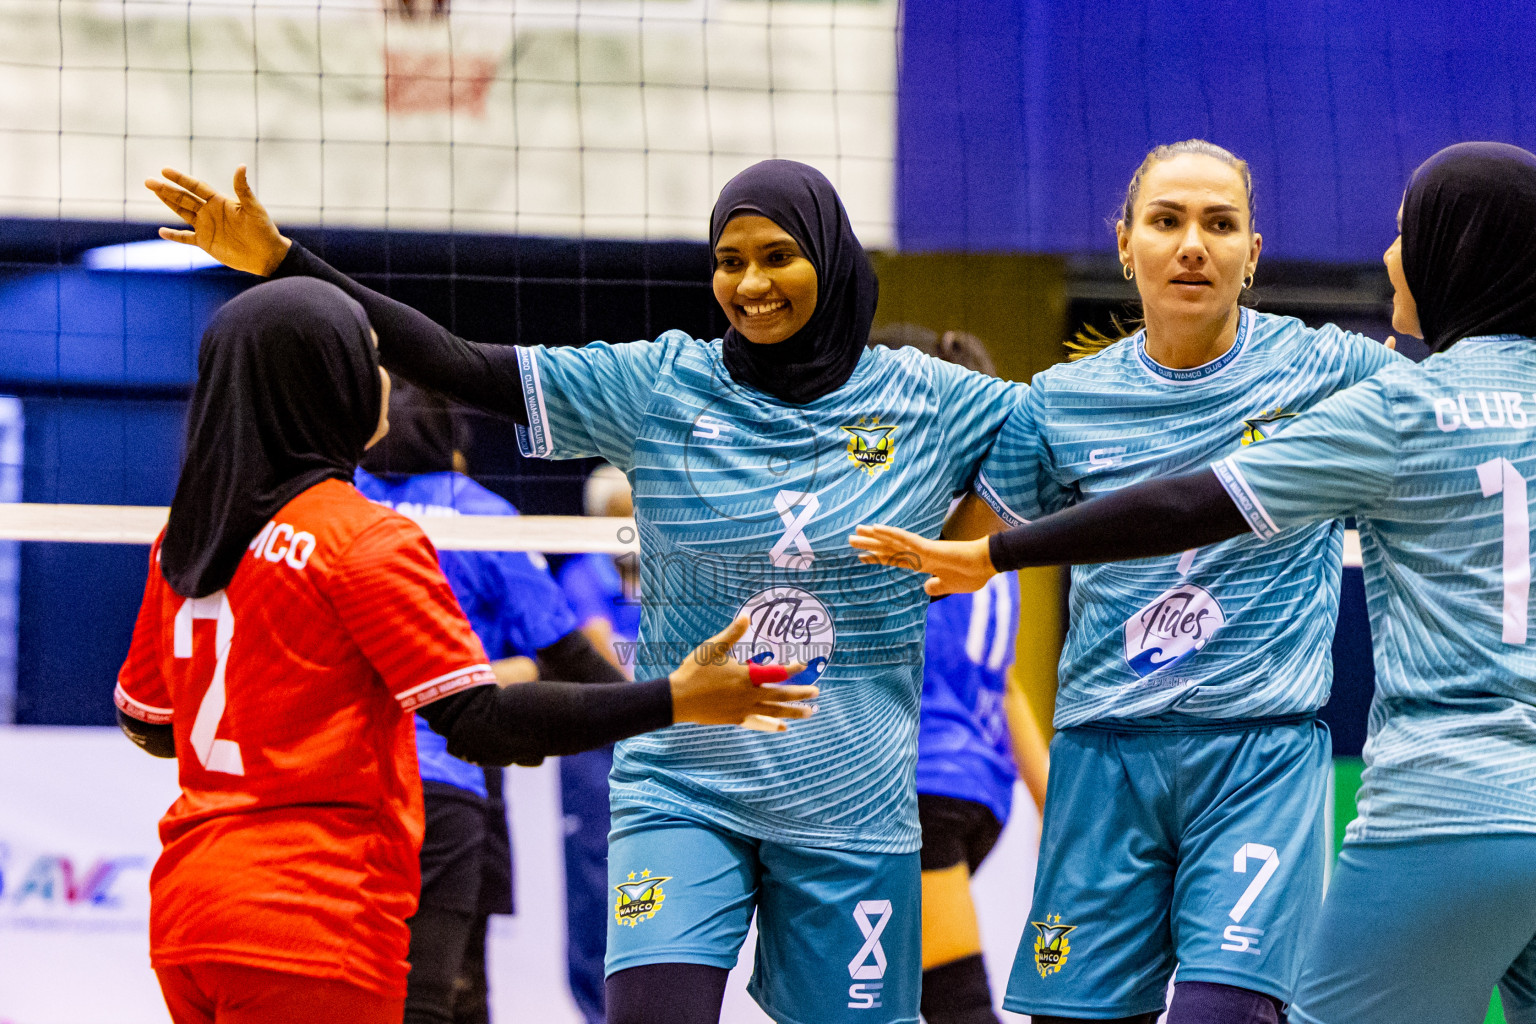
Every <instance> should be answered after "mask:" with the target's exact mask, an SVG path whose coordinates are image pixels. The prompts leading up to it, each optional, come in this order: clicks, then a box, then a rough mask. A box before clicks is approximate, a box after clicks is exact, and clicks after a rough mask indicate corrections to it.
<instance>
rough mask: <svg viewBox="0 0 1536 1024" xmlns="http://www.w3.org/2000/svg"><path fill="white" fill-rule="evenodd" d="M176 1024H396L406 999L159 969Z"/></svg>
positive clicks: (261, 976)
mask: <svg viewBox="0 0 1536 1024" xmlns="http://www.w3.org/2000/svg"><path fill="white" fill-rule="evenodd" d="M155 974H156V975H157V976H158V977H159V978H160V991H161V992H162V993H164V995H165V1005H166V1007H167V1008H168V1009H169V1010H170V1011H171V1020H173V1021H175V1022H176V1024H292V1022H294V1021H304V1020H312V1021H346V1022H347V1024H400V1020H401V1018H402V1017H403V1016H404V1015H405V1000H404V999H402V998H401V997H399V996H386V995H382V994H380V993H378V992H373V991H370V990H369V989H366V988H359V987H358V986H356V985H351V984H348V983H347V982H344V981H335V980H333V979H329V978H310V977H306V976H304V975H302V974H285V973H282V972H280V971H269V970H264V969H262V968H260V967H245V966H242V965H241V964H227V963H219V962H217V961H210V962H207V963H201V964H177V965H174V966H170V967H157V968H155Z"/></svg>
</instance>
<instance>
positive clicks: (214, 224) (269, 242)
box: [144, 164, 293, 277]
mask: <svg viewBox="0 0 1536 1024" xmlns="http://www.w3.org/2000/svg"><path fill="white" fill-rule="evenodd" d="M160 173H161V174H162V175H163V176H164V178H165V179H166V180H161V179H160V178H148V179H146V180H145V182H144V187H145V188H147V189H149V190H150V191H151V192H153V193H154V194H155V195H156V196H158V197H159V198H160V201H161V202H162V203H164V204H165V205H166V206H168V207H170V208H171V212H173V213H175V214H176V216H178V217H180V218H181V219H182V220H183V221H185V222H186V224H187V225H188V226H189V227H190V228H191V230H190V231H187V230H180V229H176V228H161V229H160V237H161V238H164V239H166V240H168V241H172V242H181V243H183V244H185V245H195V246H197V247H198V248H199V249H201V250H203V251H204V252H206V253H207V254H208V255H210V256H212V257H213V258H214V259H216V260H218V261H219V262H220V263H222V264H224V265H225V266H226V267H232V268H233V269H235V270H243V271H245V272H246V273H248V274H257V275H259V276H261V277H270V276H272V272H273V271H274V270H276V269H277V265H278V264H279V263H281V262H283V257H284V256H286V255H288V247H289V246H290V245H292V244H293V243H292V242H290V241H289V240H288V239H286V238H284V237H283V235H282V233H281V232H279V231H278V230H277V225H276V224H274V223H273V222H272V217H271V215H270V214H268V213H267V209H266V207H264V206H262V205H261V203H260V202H259V201H258V200H257V199H256V193H254V192H252V191H251V186H250V183H249V182H248V181H246V177H245V165H244V164H241V165H240V166H239V167H237V168H235V194H234V197H233V198H231V197H230V196H227V195H224V194H223V193H222V192H216V191H214V189H213V187H212V186H211V185H208V184H207V183H206V182H203V181H199V180H198V179H197V178H194V177H192V176H191V175H189V174H182V173H181V172H180V171H178V170H176V169H175V168H172V167H166V168H162V169H161V171H160Z"/></svg>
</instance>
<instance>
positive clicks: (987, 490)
mask: <svg viewBox="0 0 1536 1024" xmlns="http://www.w3.org/2000/svg"><path fill="white" fill-rule="evenodd" d="M976 493H977V494H978V495H980V496H981V500H982V501H984V502H986V503H987V504H988V505H990V506H991V507H992V511H994V512H996V513H997V514H998V516H999V517H1000V518H1001V519H1002V520H1003V522H1005V523H1007V524H1008V525H1009V526H1024V525H1027V524H1028V523H1029V520H1028V519H1025V518H1024V517H1023V516H1021V515H1019V514H1018V513H1017V512H1015V511H1014V510H1013V509H1011V508H1009V507H1008V503H1007V502H1006V501H1004V500H1003V499H1002V496H1001V495H999V494H998V493H997V488H995V487H993V486H992V485H991V484H990V483H989V482H988V481H987V477H986V475H985V474H984V473H977V474H976Z"/></svg>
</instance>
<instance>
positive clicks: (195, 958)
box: [116, 279, 816, 1024]
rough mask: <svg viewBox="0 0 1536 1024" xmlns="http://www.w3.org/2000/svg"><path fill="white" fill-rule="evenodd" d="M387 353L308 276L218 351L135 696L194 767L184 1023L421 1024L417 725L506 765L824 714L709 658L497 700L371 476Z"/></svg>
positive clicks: (162, 933)
mask: <svg viewBox="0 0 1536 1024" xmlns="http://www.w3.org/2000/svg"><path fill="white" fill-rule="evenodd" d="M371 335H372V332H371V330H370V328H369V325H368V321H367V318H366V317H365V315H364V313H363V310H362V307H360V306H359V305H358V304H357V303H355V302H354V301H353V300H351V299H350V298H348V297H346V295H344V294H343V293H342V292H341V291H340V290H339V289H337V288H335V287H333V286H332V285H329V284H325V283H322V282H318V281H314V280H308V279H294V280H284V281H278V282H273V283H269V284H262V285H258V286H257V287H255V288H252V289H250V290H249V291H247V292H245V293H243V294H242V295H240V296H239V297H238V298H236V299H234V300H232V301H230V302H229V303H227V304H226V305H225V306H224V307H223V308H222V309H220V310H219V312H218V313H217V314H216V315H215V317H214V319H213V322H212V323H211V324H210V326H209V328H208V331H207V332H206V333H205V334H204V336H203V341H202V347H201V350H200V352H199V355H198V381H197V386H196V388H195V390H194V392H193V395H192V402H191V408H190V411H189V416H188V428H187V451H186V461H185V463H184V465H183V468H182V474H181V479H180V481H179V482H178V484H177V489H176V496H175V499H174V501H173V502H172V505H171V514H170V522H169V524H168V525H167V527H166V530H165V532H164V533H163V534H162V535H161V537H160V539H159V540H157V541H156V543H155V545H154V547H153V550H152V551H151V555H150V561H151V571H150V574H149V582H148V584H147V585H146V588H145V594H144V602H143V605H142V607H141V608H140V611H139V618H138V622H137V624H136V626H135V628H134V635H133V643H132V646H131V648H130V650H129V653H128V658H127V661H126V663H125V664H124V666H123V669H122V672H121V674H120V675H119V677H118V687H117V692H116V702H117V707H118V712H119V716H118V717H119V721H120V723H121V724H122V725H123V728H124V730H125V731H126V732H127V733H128V734H129V735H130V736H131V737H132V738H133V739H134V741H135V742H137V743H139V744H140V745H141V746H143V747H144V748H145V749H147V750H149V751H150V752H151V753H154V754H157V755H159V756H163V757H176V758H178V759H179V761H180V766H179V767H180V782H181V790H182V794H181V797H180V799H178V800H177V801H176V803H175V804H174V805H173V806H172V807H171V809H170V810H169V811H168V812H167V814H166V816H165V818H164V819H163V820H162V821H161V825H160V835H161V840H162V843H163V844H164V851H163V853H162V854H161V857H160V860H159V862H158V863H157V864H156V866H155V870H154V873H153V875H152V877H151V881H150V889H151V914H150V956H151V960H152V963H153V965H154V969H155V971H156V973H157V975H158V976H159V978H160V984H161V988H162V990H163V992H164V994H165V998H166V1003H167V1005H168V1006H169V1008H170V1011H171V1016H172V1018H173V1019H174V1020H175V1021H176V1022H177V1024H192V1022H212V1021H217V1022H221V1024H225V1022H231V1024H232V1022H251V1024H256V1022H262V1024H266V1022H272V1024H277V1022H288V1021H296V1020H315V1021H322V1020H345V1021H348V1022H356V1024H373V1022H380V1024H382V1022H386V1021H387V1022H392V1024H398V1022H399V1021H400V1019H401V1013H402V1005H403V1004H402V1001H403V998H404V995H405V980H406V974H407V971H408V967H407V963H406V950H407V945H408V941H409V935H408V930H407V928H406V924H405V919H406V918H407V917H408V916H410V914H411V913H412V912H413V911H414V910H415V906H416V899H417V892H418V889H419V887H420V876H419V868H418V864H417V850H418V848H419V846H420V843H421V837H422V829H423V814H422V796H421V782H420V778H419V776H418V773H417V767H416V754H415V745H414V740H413V727H412V721H411V716H410V714H409V713H410V712H413V711H419V712H420V713H421V714H422V716H423V717H425V718H426V719H427V720H428V722H429V723H430V724H431V725H432V727H433V728H434V729H435V730H437V731H438V732H441V733H442V734H444V735H445V736H446V737H447V738H448V743H449V750H450V751H452V752H453V753H454V754H456V755H458V756H460V757H464V758H466V759H468V760H472V761H476V762H480V763H485V764H508V763H512V762H516V761H530V760H537V759H538V758H540V757H543V756H545V755H550V754H561V753H573V752H575V751H577V750H581V749H587V748H591V747H597V746H601V745H603V744H606V743H610V742H613V741H614V740H617V739H621V738H624V737H627V736H631V735H635V734H637V733H640V732H644V731H647V730H650V729H657V728H662V727H665V726H667V725H670V724H672V722H674V721H694V722H708V723H732V722H735V723H739V722H742V721H743V720H744V719H745V718H746V717H747V716H749V715H754V714H755V715H764V716H771V717H772V718H774V719H780V718H800V717H804V716H805V715H808V714H809V713H810V709H809V708H807V707H804V706H799V705H791V704H788V703H787V702H788V701H795V700H804V699H807V698H809V697H811V696H814V695H815V692H816V691H815V688H814V687H803V686H801V687H787V686H786V687H774V688H771V689H766V690H765V689H760V688H758V687H756V686H754V685H753V684H754V683H756V682H760V681H765V680H764V679H763V678H761V677H763V676H764V672H763V670H761V669H758V668H756V667H753V668H752V669H749V668H748V667H747V666H745V665H741V664H739V663H737V662H735V661H734V660H732V659H729V658H728V657H725V656H724V651H723V649H722V648H721V647H719V646H714V647H710V645H705V647H701V648H699V650H698V651H697V652H695V653H696V655H699V656H696V657H690V658H689V659H687V660H686V661H685V662H684V664H683V666H682V667H681V668H679V669H678V670H677V671H675V672H673V673H672V675H671V676H670V677H668V678H664V679H656V680H651V681H649V682H642V683H618V684H593V685H575V684H566V683H525V684H520V685H517V686H511V687H506V688H498V687H497V686H495V685H493V684H494V682H495V679H494V677H493V675H492V674H491V671H490V669H489V667H488V666H487V664H486V657H485V653H484V651H483V650H482V649H481V646H480V643H479V641H478V640H477V639H476V638H475V635H474V633H473V632H472V631H471V630H470V627H469V623H468V622H466V621H465V619H464V616H463V613H462V612H461V611H460V609H459V606H458V603H457V602H456V601H455V599H454V596H453V593H452V591H450V590H449V588H448V584H447V582H446V581H445V580H444V578H443V575H442V572H441V570H439V568H438V564H437V559H436V555H435V552H434V551H433V548H432V546H431V544H430V543H429V542H428V541H427V539H426V537H425V536H424V535H423V534H422V532H421V530H420V529H419V528H418V527H417V526H416V525H414V524H413V523H412V522H411V521H410V520H408V519H406V518H404V517H402V516H400V515H398V514H396V513H394V512H392V511H390V510H389V509H386V508H384V507H383V506H380V505H375V504H373V503H371V502H369V501H368V500H366V499H365V498H363V497H362V495H360V494H359V493H358V492H357V491H356V490H355V489H354V488H353V487H352V485H351V483H350V481H351V479H352V474H353V471H354V470H355V469H356V465H357V460H358V458H359V457H360V456H361V455H362V453H363V451H364V450H365V448H367V447H368V446H369V445H370V444H372V443H374V442H375V441H377V440H378V439H379V438H381V437H382V436H383V435H384V433H385V431H386V430H387V429H388V423H387V420H386V417H385V410H386V409H387V396H388V391H389V378H388V376H387V374H385V373H384V372H383V371H382V370H381V369H380V367H379V364H378V358H377V355H376V353H375V347H374V342H373V340H372V337H371ZM743 625H744V623H738V624H736V625H735V626H733V628H732V629H730V630H727V631H726V632H725V633H722V634H721V635H720V636H718V637H716V638H715V639H714V641H712V643H713V644H715V645H719V644H727V645H728V644H731V643H734V641H735V640H736V639H737V637H739V636H740V633H741V626H743ZM706 648H708V650H706ZM789 671H790V672H791V673H793V672H794V671H798V669H797V668H795V667H794V666H790V667H789ZM777 678H778V679H782V678H783V674H782V672H780V673H779V675H778V676H777ZM774 681H776V680H774ZM779 724H782V723H779Z"/></svg>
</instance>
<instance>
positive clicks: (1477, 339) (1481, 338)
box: [1456, 334, 1531, 345]
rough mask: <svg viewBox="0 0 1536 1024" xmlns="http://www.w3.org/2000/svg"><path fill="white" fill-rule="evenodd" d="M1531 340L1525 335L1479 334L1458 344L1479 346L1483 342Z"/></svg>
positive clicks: (1461, 340)
mask: <svg viewBox="0 0 1536 1024" xmlns="http://www.w3.org/2000/svg"><path fill="white" fill-rule="evenodd" d="M1530 340H1531V339H1530V338H1527V337H1526V336H1525V335H1523V334H1478V335H1474V336H1473V337H1470V338H1461V339H1458V340H1457V342H1456V344H1458V345H1477V344H1480V343H1482V342H1488V341H1530Z"/></svg>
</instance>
